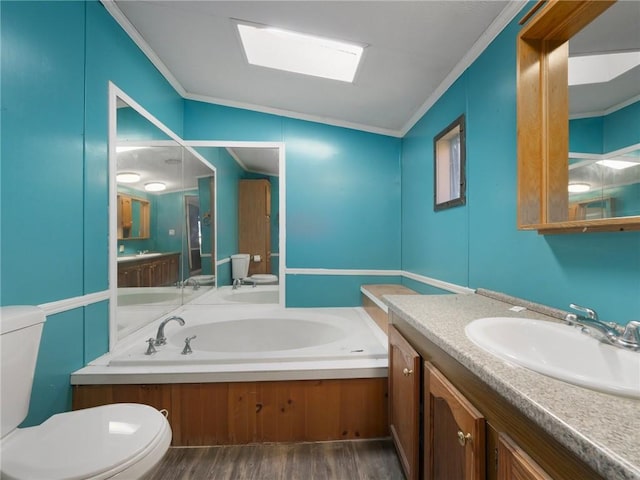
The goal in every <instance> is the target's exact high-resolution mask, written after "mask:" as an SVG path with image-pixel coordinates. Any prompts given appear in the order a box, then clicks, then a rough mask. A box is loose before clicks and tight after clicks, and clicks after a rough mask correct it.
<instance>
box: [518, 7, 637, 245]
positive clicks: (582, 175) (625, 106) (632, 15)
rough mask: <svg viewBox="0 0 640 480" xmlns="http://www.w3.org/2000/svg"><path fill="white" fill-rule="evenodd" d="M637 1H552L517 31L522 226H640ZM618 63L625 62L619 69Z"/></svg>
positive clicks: (564, 228)
mask: <svg viewBox="0 0 640 480" xmlns="http://www.w3.org/2000/svg"><path fill="white" fill-rule="evenodd" d="M634 3H635V2H612V1H601V2H586V1H585V2H581V1H577V2H562V1H557V0H556V1H550V2H547V3H546V4H545V6H544V7H543V8H542V9H541V10H540V12H539V13H538V14H537V15H536V16H535V17H533V19H532V20H531V21H530V22H529V23H528V24H527V25H526V26H525V27H524V28H523V30H522V31H521V33H520V35H519V37H518V227H519V228H521V229H537V230H538V231H539V232H540V233H560V232H585V231H623V230H637V229H640V190H639V188H640V185H639V181H640V163H639V161H638V160H639V159H638V154H637V151H638V147H639V146H640V128H639V125H640V103H639V101H640V65H639V63H640V36H639V35H638V30H637V25H638V24H639V22H640V9H638V8H637V4H635V5H634ZM602 61H604V62H605V63H604V65H605V66H601V64H600V65H599V64H598V63H597V62H602ZM594 62H595V63H594ZM617 65H619V66H621V67H622V68H621V69H620V70H614V69H613V67H614V66H617ZM603 73H607V75H606V76H602V74H603ZM598 75H599V76H598Z"/></svg>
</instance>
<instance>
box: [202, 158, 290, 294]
mask: <svg viewBox="0 0 640 480" xmlns="http://www.w3.org/2000/svg"><path fill="white" fill-rule="evenodd" d="M196 151H198V153H200V154H201V155H202V156H203V157H204V158H206V159H207V160H209V161H210V162H211V163H213V164H215V165H216V168H217V175H218V177H217V178H218V183H217V185H218V191H217V202H218V203H217V205H218V208H217V215H218V218H217V225H218V227H217V230H216V232H217V245H218V258H219V261H218V268H217V282H216V283H217V290H216V291H215V292H210V293H208V294H207V295H202V296H200V297H199V298H198V299H195V300H194V303H198V304H211V305H213V304H238V303H262V304H264V303H271V304H277V303H279V298H280V297H279V295H280V293H279V292H280V290H279V278H278V272H279V268H280V266H279V208H280V206H279V204H280V202H279V191H280V188H279V187H280V184H279V161H280V150H279V148H275V147H273V148H271V147H250V146H233V147H231V146H229V147H197V148H196Z"/></svg>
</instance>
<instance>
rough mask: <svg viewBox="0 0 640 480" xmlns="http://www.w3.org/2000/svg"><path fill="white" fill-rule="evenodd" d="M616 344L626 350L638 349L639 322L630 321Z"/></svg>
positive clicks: (639, 345)
mask: <svg viewBox="0 0 640 480" xmlns="http://www.w3.org/2000/svg"><path fill="white" fill-rule="evenodd" d="M618 342H619V343H620V344H622V345H623V346H625V347H627V348H640V322H638V321H636V320H631V321H630V322H629V323H627V326H626V327H624V333H623V334H622V337H621V338H620V339H618Z"/></svg>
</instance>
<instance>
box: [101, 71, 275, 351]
mask: <svg viewBox="0 0 640 480" xmlns="http://www.w3.org/2000/svg"><path fill="white" fill-rule="evenodd" d="M109 101H110V110H109V111H110V117H109V129H110V133H109V139H110V141H109V159H110V160H109V163H110V167H109V168H110V201H109V204H110V227H109V228H110V230H109V232H110V233H109V235H110V238H111V239H112V240H111V241H110V243H109V246H110V262H109V276H110V282H109V283H110V305H111V310H110V345H111V347H113V346H114V345H115V344H116V343H117V342H118V341H119V340H121V339H123V338H124V337H126V336H127V335H128V334H130V333H132V332H134V331H136V330H138V329H139V328H142V327H143V326H145V325H147V324H148V323H150V322H152V321H154V320H156V319H158V318H160V317H162V316H164V315H166V314H168V313H169V312H171V311H172V310H175V309H176V308H178V307H179V306H181V305H183V304H186V303H195V304H220V303H223V304H239V303H276V304H277V303H280V304H283V305H284V289H283V288H281V285H280V283H283V282H281V281H280V280H279V279H280V278H282V274H281V272H283V271H284V269H283V266H281V265H280V262H279V259H280V254H279V252H280V248H279V245H280V238H281V237H282V235H283V234H284V232H283V231H282V230H283V228H284V226H283V225H281V222H280V218H281V216H283V212H284V205H281V204H280V202H279V196H280V191H281V189H283V185H281V184H280V178H281V176H280V170H281V167H280V165H282V164H283V163H284V148H283V145H282V144H281V143H279V142H222V141H200V142H184V141H183V140H182V139H181V138H179V137H178V136H176V135H175V134H174V133H173V132H171V131H170V130H169V129H168V128H167V127H166V126H164V125H163V124H162V123H160V122H159V121H158V120H157V119H155V118H154V117H153V116H152V115H150V114H149V112H147V111H146V110H145V109H144V108H143V107H141V106H140V105H139V104H137V103H136V102H135V100H133V99H132V98H131V97H129V96H127V95H126V94H125V93H124V92H122V91H121V90H120V89H118V88H117V87H116V86H115V85H113V84H111V85H110V98H109ZM120 174H125V175H123V176H120ZM240 179H268V180H269V182H270V184H271V186H272V188H271V192H272V193H271V195H272V197H271V200H270V201H271V214H270V215H269V216H268V217H269V226H270V235H271V249H270V251H269V252H268V254H267V255H268V258H269V260H270V269H271V271H272V272H273V273H274V276H275V278H276V282H267V283H269V285H264V287H262V286H261V288H256V289H253V288H251V286H243V287H242V288H240V289H236V290H232V288H231V282H232V278H231V261H230V257H231V255H233V254H235V253H239V252H238V231H239V230H238V229H239V226H238V219H237V217H238V184H239V180H240ZM119 197H120V199H121V198H125V197H128V198H130V199H135V200H136V201H137V202H138V206H135V204H133V205H132V208H131V216H132V218H131V225H132V227H131V229H130V233H129V236H128V237H126V236H125V235H124V232H122V233H123V234H121V232H120V229H121V225H122V218H121V217H122V211H119V205H121V202H120V199H119ZM145 202H147V203H148V208H147V207H144V205H145ZM138 208H139V210H140V212H139V213H138ZM144 210H146V211H147V213H146V214H145V213H144ZM145 215H148V217H149V227H148V235H146V236H145V235H144V234H141V235H140V236H133V235H132V232H135V231H136V228H135V225H134V224H135V223H136V221H137V220H136V219H137V218H138V216H139V217H140V225H142V224H143V223H142V222H143V217H144V216H145ZM119 216H120V218H118V217H119ZM218 229H219V231H218ZM141 231H143V229H142V227H141ZM247 253H253V252H247ZM265 256H266V255H265ZM261 292H262V293H261ZM255 294H258V295H255Z"/></svg>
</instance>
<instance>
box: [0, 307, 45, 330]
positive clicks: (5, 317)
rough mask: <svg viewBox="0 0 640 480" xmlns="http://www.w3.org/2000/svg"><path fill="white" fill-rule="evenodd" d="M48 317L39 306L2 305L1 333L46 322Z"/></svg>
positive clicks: (0, 315)
mask: <svg viewBox="0 0 640 480" xmlns="http://www.w3.org/2000/svg"><path fill="white" fill-rule="evenodd" d="M46 318H47V317H46V316H45V314H44V311H43V310H42V309H41V308H39V307H33V306H11V307H2V308H0V335H4V334H5V333H9V332H13V331H15V330H20V329H22V328H27V327H31V326H33V325H37V324H39V323H44V322H45V320H46Z"/></svg>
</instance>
